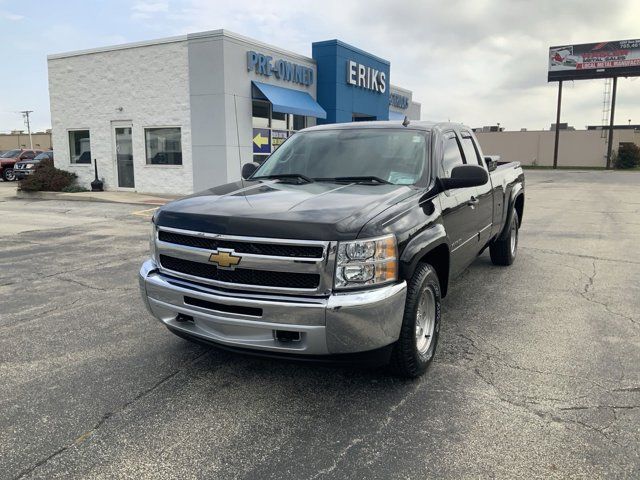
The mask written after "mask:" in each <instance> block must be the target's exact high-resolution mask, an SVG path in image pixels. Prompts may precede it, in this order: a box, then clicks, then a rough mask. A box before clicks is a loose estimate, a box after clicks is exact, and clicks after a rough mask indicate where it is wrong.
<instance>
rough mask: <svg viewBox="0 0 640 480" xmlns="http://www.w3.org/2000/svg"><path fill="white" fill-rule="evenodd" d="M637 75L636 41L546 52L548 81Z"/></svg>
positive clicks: (639, 50) (639, 52) (639, 47)
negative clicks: (547, 53)
mask: <svg viewBox="0 0 640 480" xmlns="http://www.w3.org/2000/svg"><path fill="white" fill-rule="evenodd" d="M637 76H640V40H618V41H615V42H602V43H583V44H580V45H563V46H558V47H551V48H550V49H549V73H548V77H547V78H548V81H550V82H553V81H558V80H580V79H588V78H607V77H637Z"/></svg>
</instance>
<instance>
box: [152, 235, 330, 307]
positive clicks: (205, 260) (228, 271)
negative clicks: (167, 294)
mask: <svg viewBox="0 0 640 480" xmlns="http://www.w3.org/2000/svg"><path fill="white" fill-rule="evenodd" d="M156 252H157V253H156V254H157V258H156V260H157V261H158V262H159V267H160V270H161V271H163V272H164V273H166V274H168V275H172V276H175V277H180V278H184V279H187V280H193V281H196V282H202V283H207V284H211V285H215V286H219V287H223V288H225V289H237V290H247V291H263V292H271V293H285V294H286V293H291V294H298V295H299V294H301V293H303V294H307V295H328V294H329V293H330V291H331V288H332V285H333V269H334V259H335V242H325V241H312V240H288V239H279V238H260V237H240V236H231V235H221V234H212V233H201V232H193V231H188V230H179V229H175V228H168V227H158V229H157V234H156ZM220 252H223V253H224V254H225V255H227V254H228V255H231V256H232V258H234V259H239V263H238V264H237V265H232V266H226V265H222V264H217V263H216V261H215V260H216V258H218V257H216V255H217V254H219V253H220ZM212 254H213V258H214V259H213V260H211V257H212ZM227 258H228V257H227Z"/></svg>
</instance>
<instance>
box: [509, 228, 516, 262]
mask: <svg viewBox="0 0 640 480" xmlns="http://www.w3.org/2000/svg"><path fill="white" fill-rule="evenodd" d="M512 223H513V224H512V225H511V235H510V236H511V242H510V244H509V248H510V249H511V256H512V257H515V255H516V249H517V248H518V223H517V222H512Z"/></svg>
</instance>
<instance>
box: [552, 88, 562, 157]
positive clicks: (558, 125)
mask: <svg viewBox="0 0 640 480" xmlns="http://www.w3.org/2000/svg"><path fill="white" fill-rule="evenodd" d="M561 105H562V80H560V81H559V82H558V109H557V111H556V143H555V145H554V147H553V168H558V143H559V142H560V107H561Z"/></svg>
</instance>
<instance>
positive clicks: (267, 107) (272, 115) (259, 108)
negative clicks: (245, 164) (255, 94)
mask: <svg viewBox="0 0 640 480" xmlns="http://www.w3.org/2000/svg"><path fill="white" fill-rule="evenodd" d="M251 111H252V122H251V123H252V125H253V128H254V129H255V128H264V129H268V130H269V133H268V134H269V136H270V140H271V152H273V151H275V150H276V149H277V148H278V147H279V146H280V145H282V143H283V142H284V141H285V140H286V139H287V138H289V137H290V136H291V135H292V134H293V133H294V132H296V131H298V130H302V129H303V128H306V127H307V117H305V116H304V115H294V114H291V113H281V112H274V111H273V109H272V108H271V103H270V102H267V101H265V100H256V99H254V100H253V103H252V109H251ZM255 134H256V132H255V131H254V132H253V136H252V138H253V137H254V136H255ZM260 134H261V135H264V132H260ZM271 152H268V153H267V152H265V153H255V154H254V155H253V161H254V162H258V163H262V162H264V161H265V160H266V158H267V157H268V156H269V154H270V153H271Z"/></svg>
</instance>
